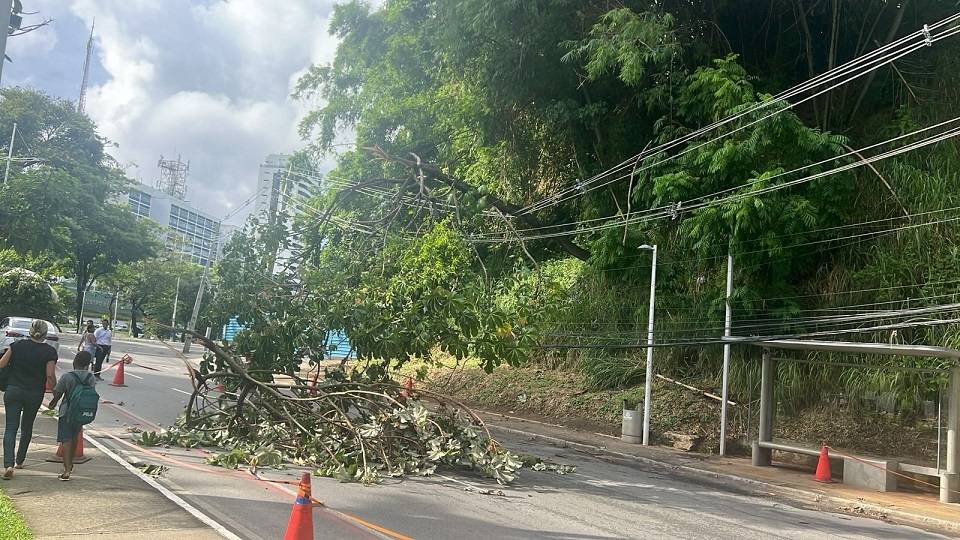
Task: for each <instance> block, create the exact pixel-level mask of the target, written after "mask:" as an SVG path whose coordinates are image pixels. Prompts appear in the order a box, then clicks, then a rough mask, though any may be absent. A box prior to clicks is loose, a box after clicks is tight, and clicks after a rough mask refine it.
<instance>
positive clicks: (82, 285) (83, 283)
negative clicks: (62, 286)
mask: <svg viewBox="0 0 960 540" xmlns="http://www.w3.org/2000/svg"><path fill="white" fill-rule="evenodd" d="M76 279H77V286H76V291H77V298H76V302H74V309H75V312H74V313H75V314H76V317H77V333H78V334H79V333H80V327H81V325H82V324H83V295H84V292H86V289H87V276H86V275H85V274H84V275H81V273H80V272H77V273H76Z"/></svg>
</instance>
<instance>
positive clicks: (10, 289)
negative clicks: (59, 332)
mask: <svg viewBox="0 0 960 540" xmlns="http://www.w3.org/2000/svg"><path fill="white" fill-rule="evenodd" d="M62 307H63V306H62V304H61V303H60V298H59V296H58V295H57V293H56V291H54V289H53V287H52V286H51V285H50V283H48V282H47V281H46V280H45V279H43V278H42V277H41V276H39V275H37V274H35V273H33V272H31V271H29V270H27V269H24V268H13V269H11V270H7V271H5V272H3V273H2V274H0V313H2V314H3V316H5V317H14V316H16V317H31V318H34V319H44V320H48V321H56V320H57V319H59V314H60V311H61V309H62Z"/></svg>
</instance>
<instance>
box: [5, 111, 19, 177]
mask: <svg viewBox="0 0 960 540" xmlns="http://www.w3.org/2000/svg"><path fill="white" fill-rule="evenodd" d="M16 139H17V123H16V122H14V123H13V132H12V133H10V148H7V170H6V171H4V173H3V183H4V184H6V183H7V178H8V177H9V176H10V162H11V161H12V160H13V142H14V141H15V140H16Z"/></svg>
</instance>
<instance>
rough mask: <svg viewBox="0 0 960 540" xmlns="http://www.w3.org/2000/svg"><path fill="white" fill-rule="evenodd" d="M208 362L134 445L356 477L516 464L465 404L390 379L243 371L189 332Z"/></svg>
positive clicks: (497, 470)
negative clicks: (179, 401) (177, 415)
mask: <svg viewBox="0 0 960 540" xmlns="http://www.w3.org/2000/svg"><path fill="white" fill-rule="evenodd" d="M193 335H194V336H195V337H196V338H197V339H198V340H199V341H200V342H201V343H202V344H203V345H204V346H205V347H206V348H207V350H208V351H209V357H210V358H209V359H210V360H213V362H214V365H216V369H215V370H213V371H204V370H200V371H198V370H194V369H191V373H192V375H193V376H192V380H193V384H194V391H193V393H192V394H191V396H190V400H189V402H188V404H187V410H186V413H185V415H184V416H183V417H182V418H181V419H180V420H179V421H178V423H177V424H176V425H175V426H174V427H172V428H171V429H169V430H166V431H162V432H159V433H157V432H148V433H143V434H141V435H140V437H139V440H138V441H137V442H139V443H140V444H143V445H157V444H172V445H179V446H187V447H194V446H208V447H217V448H222V449H229V450H227V451H225V452H223V453H220V454H217V455H215V456H214V457H212V458H211V459H210V462H211V463H213V464H217V465H221V466H226V467H238V466H241V465H247V466H249V467H251V468H252V469H253V470H254V471H255V470H256V468H258V467H268V466H275V467H279V466H282V464H283V463H284V462H292V463H295V464H297V465H300V466H307V467H310V468H311V469H313V470H314V473H315V474H317V475H320V476H329V477H334V478H337V479H339V480H342V481H357V482H362V483H365V484H369V483H374V482H377V481H378V480H379V479H380V478H382V477H385V476H389V477H399V476H404V475H411V474H413V475H430V474H432V473H433V472H434V471H435V470H436V469H437V467H442V466H447V467H466V468H469V469H473V470H476V471H478V472H480V473H482V474H485V475H487V476H489V477H491V478H494V479H495V480H496V481H497V482H499V483H501V484H507V483H510V482H512V481H513V480H514V479H515V478H516V471H517V470H518V469H519V468H521V467H522V462H521V461H520V459H519V458H518V456H516V455H514V454H512V453H510V452H509V451H507V450H505V449H504V448H503V447H502V446H501V445H500V444H499V443H498V442H497V441H496V440H495V439H494V438H493V437H492V436H491V435H490V432H489V431H488V430H487V428H486V426H484V424H483V421H482V420H481V419H480V418H479V417H477V416H476V415H475V414H474V413H473V412H471V411H470V410H469V409H468V408H467V407H466V406H464V405H462V404H460V403H458V402H456V401H454V400H452V399H450V398H447V397H444V396H441V395H439V394H436V393H433V392H429V391H426V390H420V389H413V388H408V387H404V386H401V385H398V384H396V383H393V382H379V383H378V382H363V381H359V380H350V379H349V378H348V377H345V376H344V373H343V372H342V371H340V370H339V369H336V370H328V371H327V373H326V376H325V377H323V378H322V379H321V378H320V377H315V378H311V379H310V380H307V379H304V378H302V377H300V376H297V375H290V374H284V373H279V372H271V371H265V370H249V369H247V367H246V366H245V362H244V361H243V360H241V359H239V358H237V357H234V356H233V355H231V354H230V353H228V352H227V351H225V350H224V349H223V348H221V347H220V346H218V345H217V344H216V343H214V342H212V341H210V340H209V339H206V338H205V337H203V336H201V335H199V334H195V333H194V334H193Z"/></svg>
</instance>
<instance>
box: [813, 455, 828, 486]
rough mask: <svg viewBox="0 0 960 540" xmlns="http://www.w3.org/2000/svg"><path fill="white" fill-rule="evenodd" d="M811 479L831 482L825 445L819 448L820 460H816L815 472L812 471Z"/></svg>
mask: <svg viewBox="0 0 960 540" xmlns="http://www.w3.org/2000/svg"><path fill="white" fill-rule="evenodd" d="M813 479H814V480H816V481H817V482H824V483H830V482H833V479H832V478H831V477H830V454H828V453H827V447H826V446H823V447H821V448H820V460H819V461H817V472H816V473H814V475H813Z"/></svg>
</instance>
